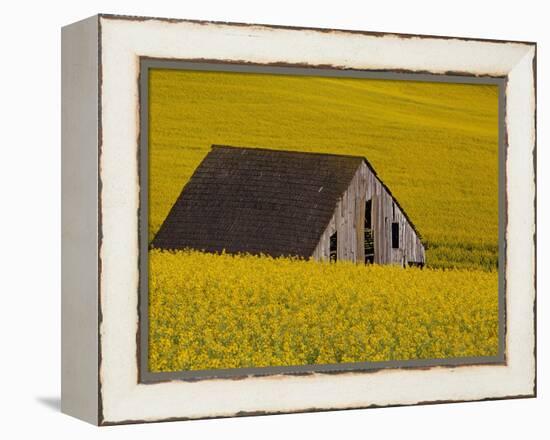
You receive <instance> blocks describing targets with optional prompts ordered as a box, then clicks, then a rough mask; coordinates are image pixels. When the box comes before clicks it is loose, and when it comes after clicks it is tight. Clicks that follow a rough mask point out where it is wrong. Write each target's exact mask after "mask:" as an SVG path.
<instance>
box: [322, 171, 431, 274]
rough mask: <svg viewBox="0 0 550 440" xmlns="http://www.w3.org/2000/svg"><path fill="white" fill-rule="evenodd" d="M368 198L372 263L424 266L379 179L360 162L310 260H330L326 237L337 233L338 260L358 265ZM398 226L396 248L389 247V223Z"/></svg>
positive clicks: (420, 251) (414, 239)
mask: <svg viewBox="0 0 550 440" xmlns="http://www.w3.org/2000/svg"><path fill="white" fill-rule="evenodd" d="M369 199H372V217H373V218H372V221H373V229H374V254H375V256H374V262H375V263H378V264H400V265H403V266H404V265H407V264H408V263H409V262H416V263H424V262H425V254H424V246H423V245H422V243H421V242H420V239H419V238H418V236H417V234H416V232H415V231H414V229H413V228H412V226H411V225H410V223H409V222H408V221H407V218H406V217H405V215H404V214H403V212H402V211H401V209H400V208H399V206H398V205H397V204H396V203H395V201H394V200H393V198H392V196H391V195H390V194H389V193H388V192H387V190H386V189H385V188H384V186H383V185H382V183H381V182H380V180H379V179H378V178H377V177H376V176H375V175H374V173H373V172H372V171H371V170H370V169H369V168H368V166H367V165H366V164H365V163H363V164H362V165H361V166H360V167H359V169H358V170H357V172H356V174H355V176H354V177H353V179H352V181H351V182H350V185H349V187H348V189H347V190H346V191H345V193H344V194H343V195H342V198H341V199H340V201H339V202H338V204H337V205H336V209H335V211H334V214H333V216H332V218H331V220H330V222H329V224H328V226H327V227H326V229H325V231H324V232H323V234H322V235H321V238H320V240H319V243H318V245H317V247H316V249H315V251H314V252H313V255H312V257H313V258H314V259H316V260H318V261H328V260H329V258H330V254H329V253H330V236H331V235H332V234H333V233H334V231H336V232H337V233H338V250H337V256H338V260H347V261H353V262H356V263H362V262H364V260H365V252H364V248H363V237H364V215H365V212H364V211H365V202H366V201H367V200H369ZM393 222H397V223H399V248H398V249H393V248H392V236H391V234H392V230H391V228H392V223H393Z"/></svg>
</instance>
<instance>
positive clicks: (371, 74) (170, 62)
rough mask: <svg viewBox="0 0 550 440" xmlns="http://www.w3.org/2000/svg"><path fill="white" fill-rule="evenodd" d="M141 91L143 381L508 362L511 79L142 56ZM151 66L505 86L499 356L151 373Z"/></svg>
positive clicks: (139, 339) (139, 343) (501, 123)
mask: <svg viewBox="0 0 550 440" xmlns="http://www.w3.org/2000/svg"><path fill="white" fill-rule="evenodd" d="M139 63H140V73H139V79H138V90H139V138H138V174H139V188H140V191H139V212H138V228H139V231H138V240H139V257H138V265H139V287H138V291H139V294H138V329H137V334H136V339H137V353H136V356H137V361H138V382H139V383H145V384H147V383H157V382H166V381H173V380H183V381H198V380H211V379H223V378H226V379H242V378H246V377H250V376H252V377H261V376H271V375H281V374H283V375H298V376H301V375H309V374H314V373H318V374H319V373H320V374H339V373H350V372H353V373H361V372H362V373H373V372H376V371H379V370H382V369H388V368H402V369H414V368H417V369H426V368H429V367H456V366H472V365H484V364H488V365H495V364H501V365H505V364H506V296H505V295H506V288H505V287H506V286H505V283H506V278H505V273H506V227H507V210H508V204H507V197H506V181H507V178H506V147H507V132H506V125H505V116H506V82H507V78H506V77H504V76H498V77H497V76H473V75H464V74H462V73H461V74H456V73H448V74H446V73H445V74H434V73H426V72H408V71H406V72H404V71H391V70H389V71H386V70H356V69H344V68H338V67H327V66H319V67H315V66H305V67H304V66H302V65H292V64H288V65H287V64H283V63H277V64H253V63H247V62H238V61H223V60H202V59H199V60H175V59H159V58H148V57H140V59H139ZM151 69H165V70H194V71H206V72H233V73H254V74H269V75H295V76H315V77H333V78H363V79H384V80H399V81H420V82H438V83H459V84H490V85H497V86H498V88H499V97H498V105H499V110H498V112H499V116H498V125H499V134H498V139H499V140H498V148H499V153H498V157H499V159H498V166H499V172H498V180H499V181H498V188H499V190H498V193H499V194H498V206H499V257H498V268H499V274H498V305H499V306H498V307H499V348H498V355H497V356H480V357H461V358H444V359H413V360H404V361H384V362H350V363H339V364H320V365H297V366H274V367H258V368H228V369H216V370H185V371H170V372H151V371H150V370H149V254H148V251H149V233H148V223H149V71H150V70H151Z"/></svg>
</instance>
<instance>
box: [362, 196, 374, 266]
mask: <svg viewBox="0 0 550 440" xmlns="http://www.w3.org/2000/svg"><path fill="white" fill-rule="evenodd" d="M364 238H365V241H364V246H365V264H368V263H371V264H372V263H374V232H373V230H372V200H367V202H366V203H365V237H364Z"/></svg>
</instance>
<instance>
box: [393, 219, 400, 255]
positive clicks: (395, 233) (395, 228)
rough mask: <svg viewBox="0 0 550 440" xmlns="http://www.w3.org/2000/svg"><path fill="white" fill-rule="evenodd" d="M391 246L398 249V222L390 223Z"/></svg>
mask: <svg viewBox="0 0 550 440" xmlns="http://www.w3.org/2000/svg"><path fill="white" fill-rule="evenodd" d="M391 247H392V248H394V249H399V223H397V222H393V223H392V224H391Z"/></svg>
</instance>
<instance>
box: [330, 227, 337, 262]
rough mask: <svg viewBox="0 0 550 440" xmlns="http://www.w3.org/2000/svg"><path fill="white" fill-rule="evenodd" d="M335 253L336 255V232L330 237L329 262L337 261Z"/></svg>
mask: <svg viewBox="0 0 550 440" xmlns="http://www.w3.org/2000/svg"><path fill="white" fill-rule="evenodd" d="M337 253H338V234H337V233H336V232H334V234H332V235H331V236H330V253H329V256H330V261H331V262H333V261H334V262H335V261H336V260H337V259H338V256H337Z"/></svg>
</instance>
